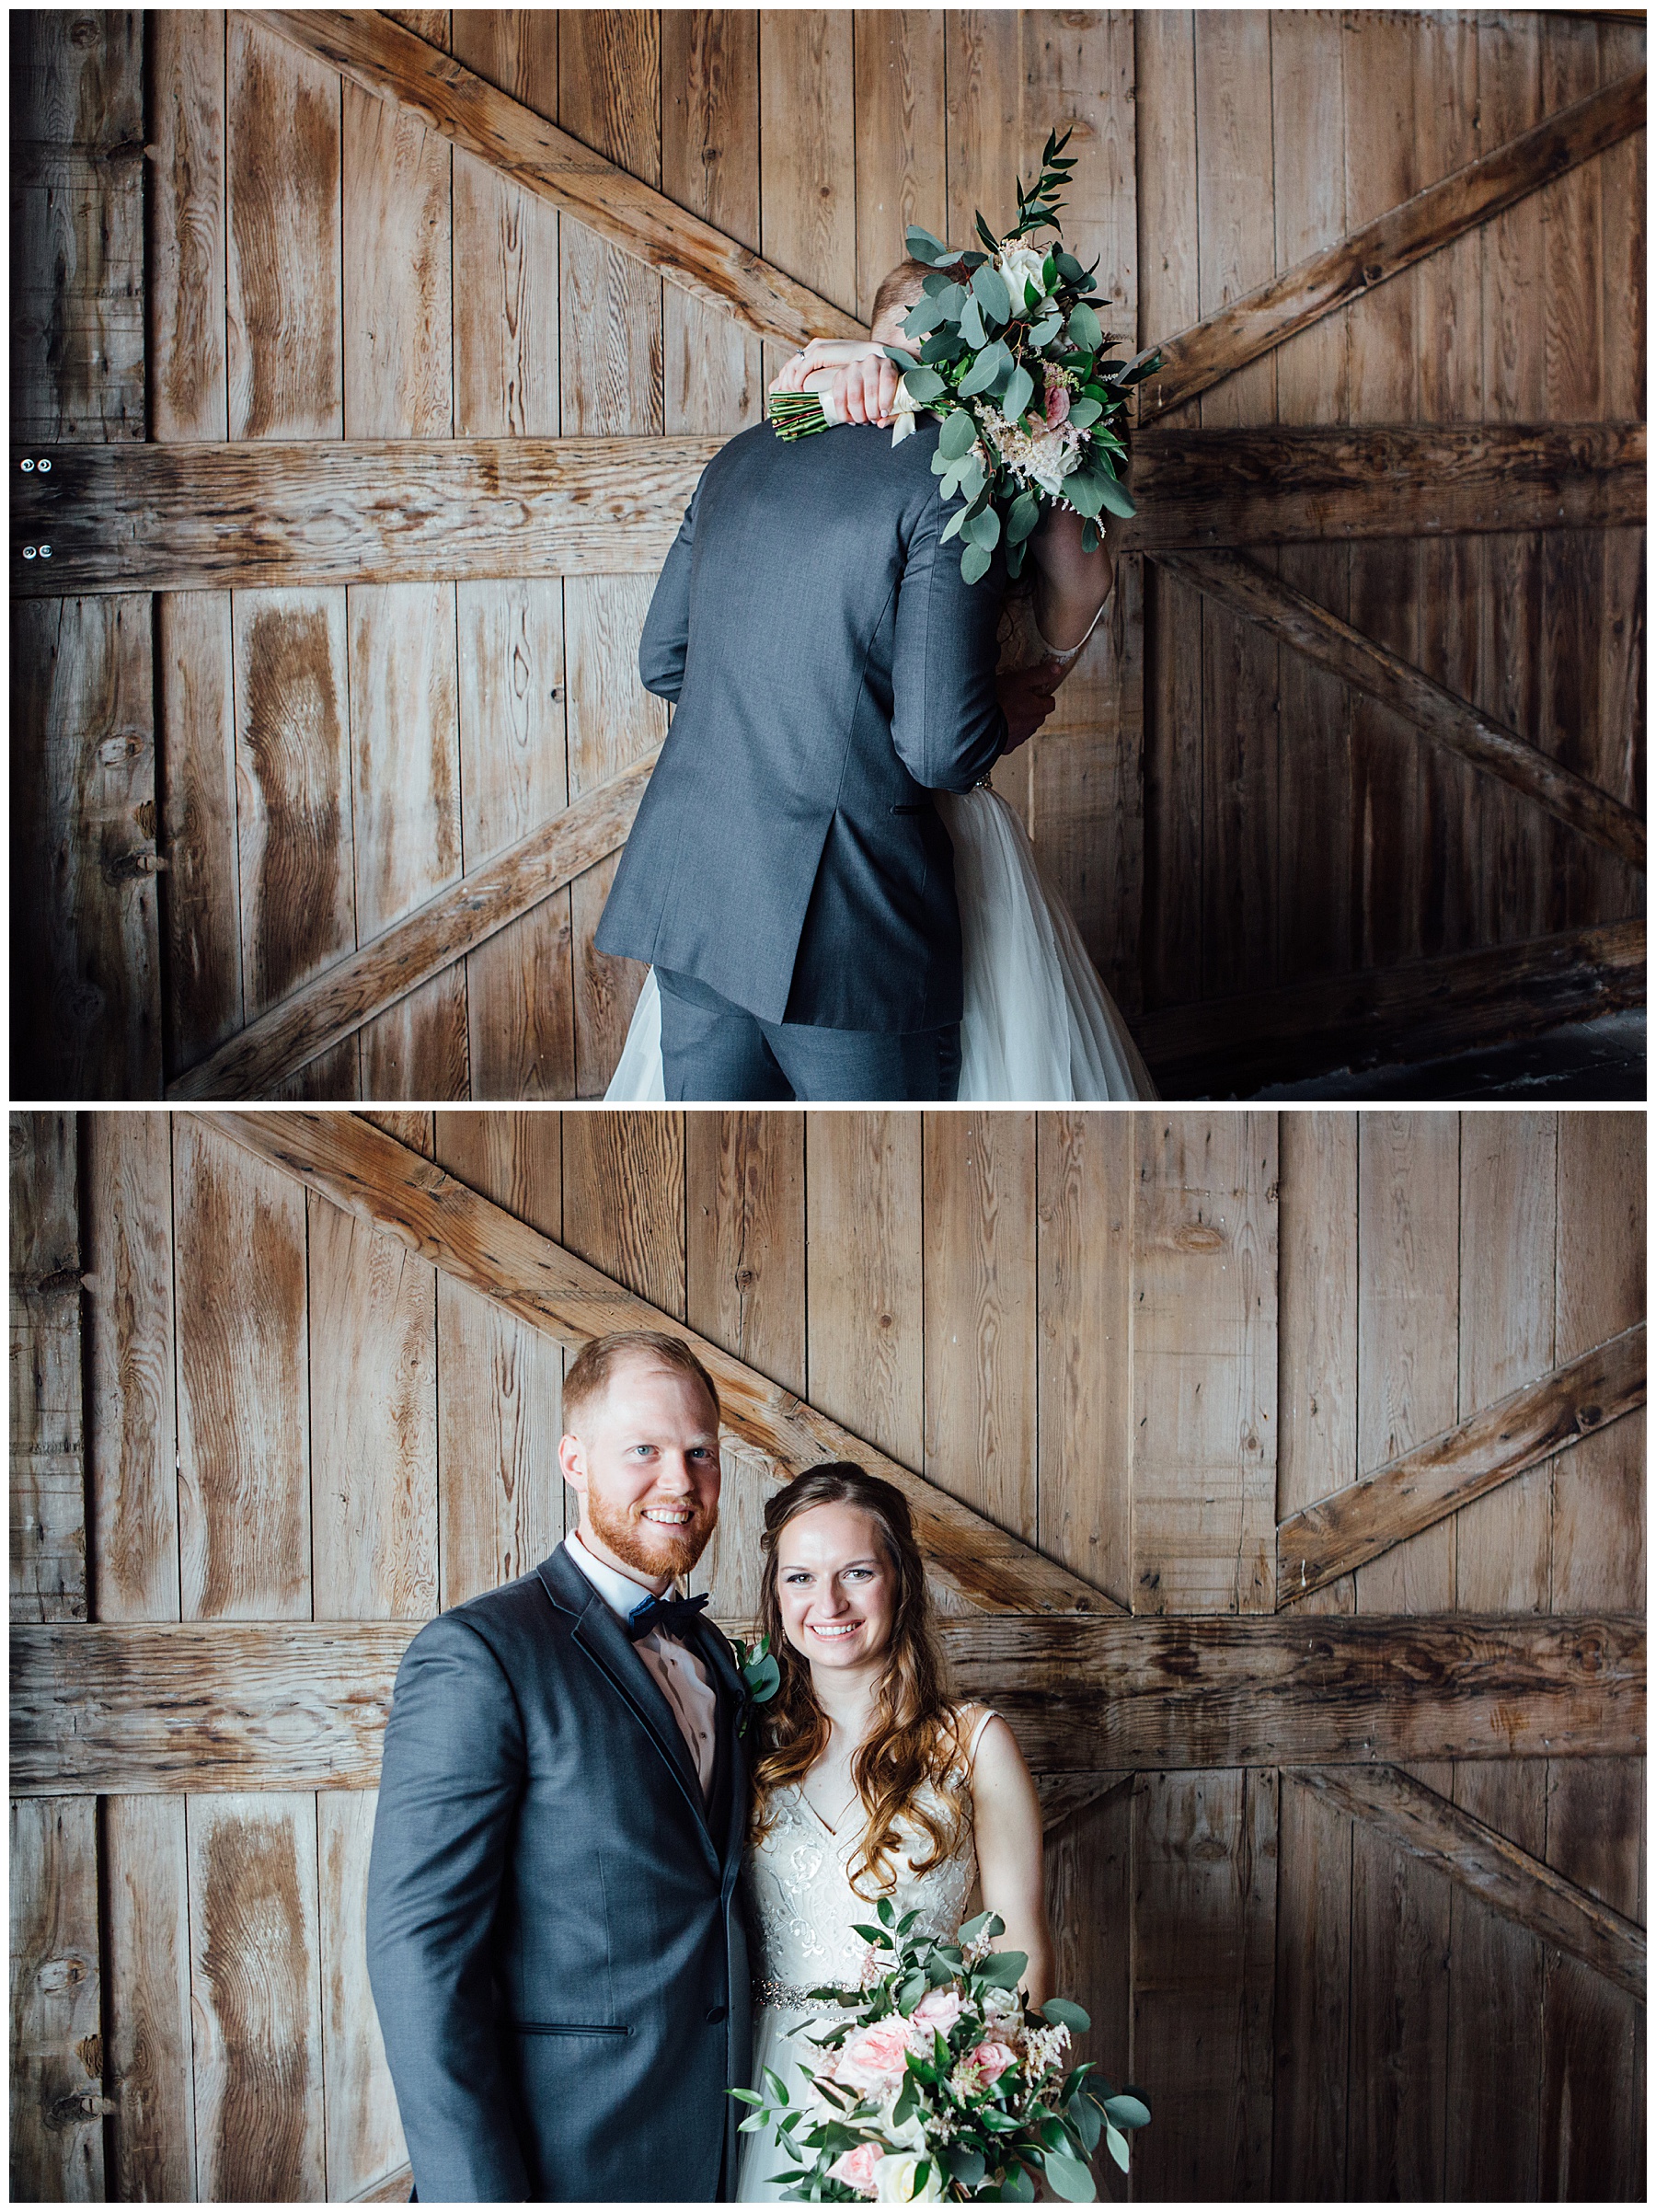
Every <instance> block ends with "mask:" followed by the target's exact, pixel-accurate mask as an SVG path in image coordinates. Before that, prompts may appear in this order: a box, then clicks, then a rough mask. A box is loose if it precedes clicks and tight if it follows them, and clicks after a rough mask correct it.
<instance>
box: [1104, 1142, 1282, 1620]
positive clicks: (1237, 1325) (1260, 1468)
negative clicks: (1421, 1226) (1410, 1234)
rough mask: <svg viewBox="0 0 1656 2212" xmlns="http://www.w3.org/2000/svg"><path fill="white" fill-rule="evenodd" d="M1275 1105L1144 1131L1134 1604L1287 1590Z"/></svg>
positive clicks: (1135, 1266) (1169, 1604)
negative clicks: (1280, 1491) (1279, 1539)
mask: <svg viewBox="0 0 1656 2212" xmlns="http://www.w3.org/2000/svg"><path fill="white" fill-rule="evenodd" d="M1276 1124H1277V1117H1276V1116H1275V1115H1274V1114H1269V1115H1268V1114H1200V1113H1189V1114H1155V1115H1151V1116H1146V1117H1144V1118H1143V1119H1141V1120H1139V1121H1138V1122H1137V1123H1136V1125H1135V1129H1134V1161H1133V1168H1134V1176H1133V1181H1134V1187H1133V1215H1132V1221H1133V1227H1132V1232H1131V1251H1132V1261H1131V1267H1132V1296H1133V1360H1132V1370H1131V1372H1132V1378H1133V1379H1132V1385H1131V1388H1132V1402H1133V1611H1134V1612H1135V1613H1258V1612H1268V1611H1270V1610H1271V1607H1272V1606H1273V1605H1274V1603H1275V1584H1274V1580H1273V1577H1272V1573H1271V1555H1272V1546H1273V1542H1274V1532H1275V1526H1276V1435H1277V1422H1276V1394H1277V1157H1276V1138H1277V1127H1276Z"/></svg>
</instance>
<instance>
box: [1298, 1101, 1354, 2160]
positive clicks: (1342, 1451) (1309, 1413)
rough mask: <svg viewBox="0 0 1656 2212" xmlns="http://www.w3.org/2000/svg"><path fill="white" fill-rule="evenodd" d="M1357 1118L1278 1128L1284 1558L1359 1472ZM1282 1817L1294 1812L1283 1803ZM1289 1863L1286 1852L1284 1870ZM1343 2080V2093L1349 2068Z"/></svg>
mask: <svg viewBox="0 0 1656 2212" xmlns="http://www.w3.org/2000/svg"><path fill="white" fill-rule="evenodd" d="M1358 1121H1359V1117H1358V1116H1357V1115H1356V1114H1350V1113H1332V1112H1310V1113H1287V1114H1283V1115H1282V1119H1281V1121H1280V1123H1279V1124H1278V1128H1277V1146H1278V1153H1279V1160H1278V1174H1277V1181H1278V1184H1279V1187H1280V1189H1281V1191H1282V1201H1281V1207H1280V1223H1281V1227H1280V1251H1281V1257H1280V1259H1279V1262H1278V1266H1277V1334H1278V1344H1279V1347H1280V1354H1279V1356H1280V1363H1281V1364H1280V1371H1279V1379H1278V1386H1277V1387H1278V1391H1279V1404H1278V1408H1277V1413H1278V1430H1279V1433H1278V1437H1277V1517H1278V1539H1277V1541H1278V1554H1279V1561H1280V1556H1281V1544H1282V1536H1281V1524H1282V1522H1284V1521H1289V1520H1292V1519H1293V1518H1294V1515H1296V1514H1298V1513H1301V1512H1303V1511H1304V1510H1305V1507H1306V1506H1307V1505H1311V1504H1314V1503H1317V1501H1318V1500H1319V1499H1321V1498H1324V1497H1327V1496H1328V1494H1329V1493H1330V1492H1334V1491H1339V1490H1343V1489H1345V1487H1346V1486H1347V1485H1348V1484H1349V1483H1351V1482H1352V1481H1354V1480H1356V1476H1357V1469H1358V1464H1359V1462H1358V1457H1357V1398H1358V1386H1359V1376H1360V1368H1359V1363H1358V1356H1357V1338H1358V1313H1359V1289H1358V1272H1359V1271H1358V1264H1357V1260H1358V1252H1359V1250H1360V1241H1359V1232H1358V1213H1357V1190H1358V1142H1359V1140H1358ZM1278 1603H1279V1604H1281V1603H1282V1596H1281V1574H1280V1572H1279V1576H1278ZM1356 1609H1357V1608H1356V1603H1355V1595H1354V1591H1353V1588H1352V1586H1351V1584H1349V1583H1347V1584H1343V1585H1342V1586H1341V1587H1340V1588H1339V1589H1337V1590H1334V1591H1331V1592H1329V1593H1328V1595H1327V1596H1322V1595H1320V1594H1319V1595H1317V1596H1314V1597H1313V1598H1312V1599H1311V1600H1310V1601H1309V1602H1308V1603H1307V1605H1306V1606H1305V1610H1306V1611H1308V1612H1313V1613H1352V1612H1355V1611H1356ZM1283 1818H1284V1821H1286V1820H1287V1818H1288V1813H1287V1809H1286V1808H1284V1812H1283ZM1307 1849H1309V1850H1311V1851H1313V1853H1314V1855H1316V1854H1317V1839H1308V1841H1307ZM1349 1856H1350V1854H1349V1853H1348V1859H1349ZM1288 1865H1289V1859H1288V1854H1287V1852H1286V1851H1284V1854H1283V1866H1284V1869H1286V1868H1287V1867H1288ZM1296 2048H1297V2049H1299V2050H1300V2053H1301V2056H1307V2055H1308V2054H1306V2053H1305V2050H1304V2046H1296ZM1341 2089H1342V2094H1343V2077H1342V2081H1341ZM1296 2140H1297V2138H1296ZM1278 2142H1279V2145H1280V2144H1281V2142H1282V2137H1281V2134H1280V2132H1279V2136H1278Z"/></svg>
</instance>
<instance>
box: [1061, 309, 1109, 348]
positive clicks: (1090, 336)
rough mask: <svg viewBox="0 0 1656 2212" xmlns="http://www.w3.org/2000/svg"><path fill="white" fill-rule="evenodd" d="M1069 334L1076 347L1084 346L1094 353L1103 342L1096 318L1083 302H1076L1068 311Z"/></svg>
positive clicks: (1102, 335)
mask: <svg viewBox="0 0 1656 2212" xmlns="http://www.w3.org/2000/svg"><path fill="white" fill-rule="evenodd" d="M1069 334H1070V336H1071V338H1073V339H1074V340H1075V343H1076V345H1078V346H1086V347H1087V348H1088V349H1089V350H1090V351H1093V352H1095V353H1096V352H1097V351H1098V348H1099V347H1100V346H1101V345H1102V344H1103V342H1104V333H1103V331H1102V329H1101V328H1099V325H1098V317H1097V316H1096V315H1095V314H1094V313H1093V311H1092V309H1091V308H1090V307H1089V306H1088V305H1087V303H1086V302H1085V300H1083V301H1079V302H1077V304H1076V305H1075V306H1073V307H1072V308H1071V309H1070V318H1069Z"/></svg>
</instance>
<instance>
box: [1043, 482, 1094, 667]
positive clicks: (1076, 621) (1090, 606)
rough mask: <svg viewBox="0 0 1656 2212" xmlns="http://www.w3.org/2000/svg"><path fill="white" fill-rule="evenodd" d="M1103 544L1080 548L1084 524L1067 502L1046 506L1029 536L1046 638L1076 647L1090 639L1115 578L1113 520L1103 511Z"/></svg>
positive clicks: (1066, 649)
mask: <svg viewBox="0 0 1656 2212" xmlns="http://www.w3.org/2000/svg"><path fill="white" fill-rule="evenodd" d="M1099 521H1100V524H1102V526H1103V529H1104V533H1105V535H1104V540H1103V543H1102V544H1101V545H1099V546H1098V547H1095V549H1094V550H1093V551H1092V552H1090V553H1084V552H1083V551H1082V549H1081V534H1082V530H1083V528H1084V527H1085V525H1084V524H1083V522H1082V520H1081V517H1080V516H1079V515H1078V514H1076V513H1073V512H1072V510H1071V509H1069V508H1068V507H1047V508H1045V509H1043V510H1042V513H1041V521H1040V523H1039V524H1037V526H1036V529H1035V533H1034V536H1032V537H1031V538H1030V540H1029V550H1030V551H1031V552H1032V553H1033V554H1034V556H1035V621H1036V626H1037V628H1039V629H1040V631H1041V636H1042V637H1043V638H1044V639H1046V641H1047V643H1048V644H1049V645H1051V646H1053V647H1055V648H1056V650H1057V651H1059V652H1073V651H1075V648H1076V647H1077V646H1079V645H1083V644H1085V643H1086V641H1087V637H1088V635H1089V634H1090V632H1091V630H1092V627H1093V624H1094V623H1095V622H1096V621H1097V620H1098V616H1099V614H1100V613H1101V611H1102V609H1103V606H1104V603H1105V601H1106V600H1107V599H1108V598H1109V597H1110V586H1111V585H1112V584H1113V583H1114V582H1115V563H1114V561H1113V560H1112V559H1110V521H1109V518H1108V517H1104V516H1100V518H1099Z"/></svg>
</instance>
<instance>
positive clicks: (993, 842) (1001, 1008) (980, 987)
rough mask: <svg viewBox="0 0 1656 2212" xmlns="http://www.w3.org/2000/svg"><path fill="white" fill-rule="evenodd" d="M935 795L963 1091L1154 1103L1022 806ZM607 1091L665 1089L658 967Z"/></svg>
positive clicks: (1005, 1097) (635, 1093)
mask: <svg viewBox="0 0 1656 2212" xmlns="http://www.w3.org/2000/svg"><path fill="white" fill-rule="evenodd" d="M933 798H934V800H935V801H936V802H937V812H938V813H939V814H940V815H941V816H942V818H943V821H944V824H945V825H946V827H947V828H948V831H949V837H950V839H951V840H952V842H953V845H954V858H955V893H956V897H957V899H958V900H959V903H960V958H961V972H962V984H963V990H964V1005H963V1008H962V1011H961V1015H960V1091H959V1094H958V1095H959V1096H960V1099H961V1100H963V1101H968V1100H970V1101H978V1100H982V1101H983V1102H985V1103H987V1102H989V1101H1001V1102H1012V1101H1018V1102H1037V1103H1044V1102H1047V1101H1051V1102H1053V1103H1059V1104H1062V1103H1064V1101H1066V1100H1075V1101H1080V1102H1096V1101H1100V1100H1131V1099H1154V1098H1155V1096H1156V1087H1155V1085H1154V1084H1153V1083H1152V1082H1151V1080H1150V1072H1149V1070H1148V1068H1146V1067H1145V1066H1144V1061H1143V1060H1142V1059H1141V1058H1140V1057H1139V1052H1138V1047H1137V1046H1136V1045H1135V1044H1134V1043H1133V1039H1132V1037H1131V1036H1130V1035H1129V1034H1128V1031H1127V1027H1126V1024H1125V1023H1124V1022H1123V1021H1122V1020H1121V1015H1120V1014H1119V1013H1118V1012H1117V1010H1116V1006H1115V1001H1114V1000H1113V999H1112V998H1111V997H1110V993H1109V992H1108V991H1107V990H1106V989H1105V988H1104V985H1102V983H1100V981H1099V980H1098V970H1097V969H1096V968H1095V967H1094V966H1093V964H1092V962H1091V960H1090V959H1089V958H1088V957H1087V948H1086V946H1085V945H1084V944H1083V943H1082V942H1081V933H1080V931H1079V930H1078V929H1077V928H1076V927H1075V922H1074V921H1073V920H1072V918H1071V916H1070V913H1069V909H1068V908H1067V907H1066V906H1065V905H1064V901H1063V900H1062V899H1061V898H1059V897H1058V895H1057V894H1056V893H1054V892H1052V891H1049V890H1048V888H1047V886H1046V885H1045V883H1043V882H1042V881H1041V871H1040V870H1039V869H1038V868H1037V867H1036V864H1035V851H1034V847H1032V846H1031V845H1030V843H1029V834H1028V832H1027V831H1026V830H1025V828H1024V825H1023V824H1022V823H1021V822H1020V821H1019V820H1018V816H1017V814H1016V813H1015V812H1013V810H1012V809H1011V808H1010V807H1009V806H1008V805H1007V804H1006V801H1005V800H1004V799H1003V798H1002V797H1001V795H1000V793H999V792H998V791H995V790H991V789H989V788H988V787H987V786H986V785H980V786H979V788H978V789H976V790H972V791H960V792H953V791H937V792H934V793H933ZM604 1096H605V1098H606V1099H608V1100H611V1101H613V1102H619V1103H628V1104H637V1105H649V1104H654V1103H659V1102H660V1101H661V1100H664V1099H665V1097H666V1085H665V1082H664V1079H663V1077H662V1073H661V994H660V992H659V991H658V990H657V988H656V980H655V973H654V971H653V970H651V972H650V974H649V976H648V977H647V978H646V979H645V984H644V989H643V991H642V993H641V994H640V996H639V998H638V1006H637V1008H635V1010H634V1013H633V1019H632V1026H631V1028H630V1029H629V1030H628V1031H627V1043H626V1046H625V1047H624V1049H623V1051H622V1054H621V1058H620V1061H619V1063H618V1065H617V1066H616V1068H615V1077H614V1080H613V1081H612V1082H611V1084H610V1087H609V1089H608V1090H607V1091H606V1092H605V1093H604Z"/></svg>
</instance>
